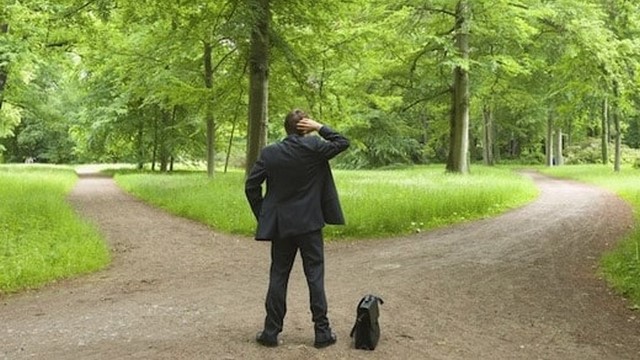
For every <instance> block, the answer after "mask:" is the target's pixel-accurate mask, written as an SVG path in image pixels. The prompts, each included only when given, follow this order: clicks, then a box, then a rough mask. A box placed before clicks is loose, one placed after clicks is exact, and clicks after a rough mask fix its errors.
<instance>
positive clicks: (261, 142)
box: [245, 0, 271, 173]
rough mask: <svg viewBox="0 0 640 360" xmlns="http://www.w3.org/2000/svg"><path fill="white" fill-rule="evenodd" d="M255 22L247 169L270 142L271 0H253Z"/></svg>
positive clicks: (250, 78) (250, 63) (250, 67)
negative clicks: (268, 134)
mask: <svg viewBox="0 0 640 360" xmlns="http://www.w3.org/2000/svg"><path fill="white" fill-rule="evenodd" d="M251 3H252V5H253V11H254V16H255V23H254V24H253V30H252V31H251V49H250V54H249V124H248V139H247V159H246V164H245V166H246V168H245V171H246V173H249V171H251V168H252V167H253V164H254V163H255V162H256V160H258V156H259V155H260V150H261V149H262V148H263V147H264V146H265V145H266V143H267V122H268V113H267V110H268V100H269V23H270V20H271V14H270V9H269V0H252V1H251Z"/></svg>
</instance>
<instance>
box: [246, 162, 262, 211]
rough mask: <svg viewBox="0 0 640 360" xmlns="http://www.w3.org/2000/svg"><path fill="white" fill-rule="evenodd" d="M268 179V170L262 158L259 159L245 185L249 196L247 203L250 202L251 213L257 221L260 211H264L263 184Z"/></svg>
mask: <svg viewBox="0 0 640 360" xmlns="http://www.w3.org/2000/svg"><path fill="white" fill-rule="evenodd" d="M266 178H267V170H266V169H265V167H264V162H263V161H262V158H259V159H258V161H256V163H255V164H254V165H253V168H252V169H251V172H250V173H249V176H247V180H246V181H245V183H244V193H245V195H246V196H247V201H249V206H251V211H253V215H254V216H255V217H256V220H258V219H259V217H260V210H261V209H262V201H263V200H264V199H263V197H262V183H263V182H264V181H265V179H266Z"/></svg>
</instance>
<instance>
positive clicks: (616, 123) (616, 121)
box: [612, 81, 622, 172]
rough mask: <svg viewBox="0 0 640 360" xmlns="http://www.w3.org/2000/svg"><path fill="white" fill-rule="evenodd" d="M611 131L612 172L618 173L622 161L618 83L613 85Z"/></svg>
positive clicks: (615, 82)
mask: <svg viewBox="0 0 640 360" xmlns="http://www.w3.org/2000/svg"><path fill="white" fill-rule="evenodd" d="M613 96H614V102H613V114H612V115H613V131H615V134H614V137H615V150H614V160H613V171H615V172H620V163H621V161H622V153H621V146H622V134H621V131H620V89H619V88H618V82H617V81H614V83H613Z"/></svg>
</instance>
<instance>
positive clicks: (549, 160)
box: [544, 110, 554, 166]
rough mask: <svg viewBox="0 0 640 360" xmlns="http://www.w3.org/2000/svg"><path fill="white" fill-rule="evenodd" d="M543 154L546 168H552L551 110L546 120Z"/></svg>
mask: <svg viewBox="0 0 640 360" xmlns="http://www.w3.org/2000/svg"><path fill="white" fill-rule="evenodd" d="M544 147H545V154H546V159H547V161H546V162H547V166H553V165H554V161H553V114H552V113H551V110H549V115H548V118H547V137H546V139H545V144H544Z"/></svg>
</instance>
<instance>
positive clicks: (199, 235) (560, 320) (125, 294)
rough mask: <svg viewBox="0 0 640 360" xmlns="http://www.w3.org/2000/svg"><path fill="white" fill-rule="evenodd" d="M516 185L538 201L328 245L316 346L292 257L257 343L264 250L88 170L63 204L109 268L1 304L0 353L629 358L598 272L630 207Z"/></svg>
mask: <svg viewBox="0 0 640 360" xmlns="http://www.w3.org/2000/svg"><path fill="white" fill-rule="evenodd" d="M526 176H531V177H532V178H533V179H534V180H535V182H536V183H537V185H538V186H539V187H540V189H541V196H540V198H539V199H538V200H537V201H535V202H534V203H532V204H530V205H528V206H525V207H523V208H520V209H518V210H514V211H511V212H509V213H507V214H505V215H503V216H500V217H497V218H494V219H488V220H482V221H478V222H473V223H468V224H464V225H460V226H454V227H450V228H445V229H440V230H436V231H432V232H427V233H421V234H417V235H414V236H407V237H400V238H394V239H386V240H362V241H357V242H350V243H328V244H327V245H326V250H325V251H326V260H327V265H326V266H327V269H326V273H327V275H326V276H327V278H326V288H327V296H328V301H329V318H330V320H331V322H332V326H333V327H334V330H336V332H337V334H338V343H337V344H336V345H334V346H332V347H329V348H326V349H322V350H317V349H315V348H313V327H312V324H311V315H310V311H309V310H308V307H309V306H308V292H307V288H306V283H305V281H304V275H303V273H302V270H301V264H300V260H299V259H298V260H297V263H296V266H295V267H294V271H293V274H292V278H291V281H290V286H289V297H288V306H289V312H288V314H287V318H286V319H285V329H284V332H283V333H282V335H281V339H282V340H283V344H282V345H281V346H279V347H278V348H275V349H269V348H263V347H260V346H259V345H257V344H256V343H255V341H254V335H255V333H256V332H257V331H258V330H259V329H260V328H261V325H262V321H263V317H264V307H263V303H264V296H265V292H266V286H267V280H268V268H269V244H268V243H263V242H255V241H253V240H251V239H249V238H247V237H239V236H230V235H223V234H219V233H216V232H215V231H212V230H211V229H209V228H207V227H205V226H203V225H201V224H198V223H195V222H192V221H189V220H185V219H181V218H178V217H175V216H171V215H168V214H167V213H165V212H163V211H161V210H158V209H156V208H153V207H150V206H148V205H145V204H143V203H142V202H140V201H138V200H136V199H134V198H132V197H131V196H128V195H126V194H124V193H123V192H122V191H121V190H119V189H118V188H117V187H116V186H115V184H114V183H113V181H112V180H111V179H109V178H105V177H91V176H87V175H86V174H85V175H84V176H83V177H82V179H81V180H80V181H79V182H78V184H77V186H76V188H75V189H74V191H73V192H72V194H71V195H70V197H69V201H70V202H71V203H72V204H73V205H74V207H75V208H76V209H77V211H78V212H79V213H80V214H82V215H83V216H85V217H86V218H88V219H90V220H91V221H92V222H94V223H95V224H96V225H97V226H98V227H99V228H100V229H101V231H102V232H103V233H104V235H105V236H106V238H107V240H108V241H109V243H110V245H111V247H112V249H113V257H114V258H113V263H112V264H111V265H110V267H109V268H108V269H106V270H104V271H101V272H99V273H96V274H91V275H88V276H82V277H78V278H75V279H71V280H65V281H61V282H58V283H55V284H51V285H50V286H47V287H45V288H44V289H40V290H37V291H28V292H23V293H20V294H16V295H11V296H3V297H0V359H70V360H77V359H226V360H232V359H365V358H366V359H638V358H640V321H639V320H638V318H637V316H638V314H637V313H636V312H633V311H631V310H629V309H628V304H626V303H625V301H624V300H623V299H621V298H620V297H618V296H617V295H615V294H612V293H611V291H610V290H609V289H608V288H607V286H606V284H605V283H604V282H603V281H602V280H601V279H600V278H598V276H597V275H596V270H597V261H598V258H599V257H600V256H601V254H602V253H603V252H604V251H606V250H607V249H609V248H611V247H612V246H613V244H614V243H615V242H616V241H617V240H618V239H620V238H621V236H623V235H624V234H625V233H626V232H627V231H628V230H629V229H630V227H631V226H632V222H633V216H632V212H631V209H630V208H629V207H628V206H627V205H626V204H625V203H624V202H622V201H621V200H620V199H618V198H617V197H616V196H614V195H612V194H610V193H608V192H606V191H603V190H601V189H597V188H594V187H590V186H586V185H582V184H578V183H574V182H568V181H560V180H554V179H550V178H547V177H543V176H541V175H538V174H534V173H531V174H527V175H526ZM247 211H249V208H248V207H247ZM347 218H348V214H347ZM366 293H373V294H376V295H379V296H381V297H382V298H383V299H384V300H385V304H384V305H382V307H381V319H380V321H381V327H382V337H381V340H380V344H379V346H378V348H377V349H376V350H375V351H373V352H365V351H361V350H353V349H352V348H351V342H350V338H349V331H350V330H351V326H352V325H353V321H354V320H355V307H356V304H357V302H358V300H359V299H360V297H361V296H363V295H364V294H366Z"/></svg>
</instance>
